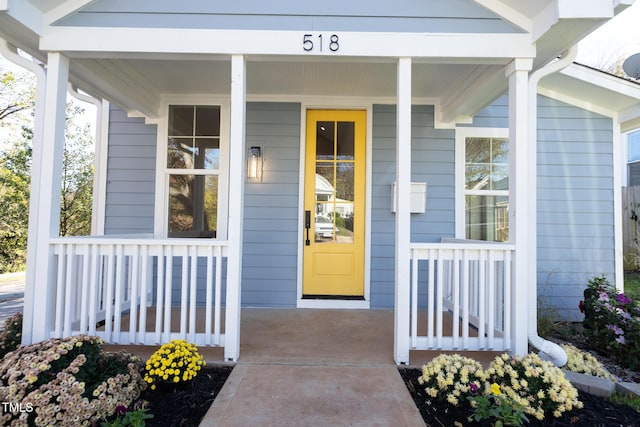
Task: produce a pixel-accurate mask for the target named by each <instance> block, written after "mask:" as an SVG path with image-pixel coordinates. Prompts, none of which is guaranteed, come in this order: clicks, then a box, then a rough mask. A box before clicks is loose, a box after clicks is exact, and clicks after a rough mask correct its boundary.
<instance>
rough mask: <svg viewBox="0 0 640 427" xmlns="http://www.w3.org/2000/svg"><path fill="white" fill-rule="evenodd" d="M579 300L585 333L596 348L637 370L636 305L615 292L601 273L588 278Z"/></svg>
mask: <svg viewBox="0 0 640 427" xmlns="http://www.w3.org/2000/svg"><path fill="white" fill-rule="evenodd" d="M585 296H587V298H586V299H585V301H584V302H583V303H582V307H583V312H584V313H585V335H586V337H587V338H588V339H589V342H590V343H591V344H592V345H593V346H594V348H595V349H596V350H599V351H602V352H606V353H609V354H611V355H612V356H613V357H615V358H616V359H617V360H618V362H619V363H620V364H621V365H623V366H626V367H629V368H631V369H640V306H638V303H637V302H634V301H633V300H632V299H631V298H629V297H627V296H626V295H624V294H619V293H618V291H617V289H616V288H614V287H613V286H611V284H609V282H608V281H607V280H606V278H604V276H599V277H595V278H593V279H591V280H590V281H589V284H588V288H587V290H586V291H585Z"/></svg>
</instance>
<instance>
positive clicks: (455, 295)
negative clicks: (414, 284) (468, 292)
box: [451, 249, 460, 349]
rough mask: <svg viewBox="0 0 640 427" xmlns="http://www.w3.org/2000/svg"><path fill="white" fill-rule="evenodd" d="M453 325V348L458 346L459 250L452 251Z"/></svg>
mask: <svg viewBox="0 0 640 427" xmlns="http://www.w3.org/2000/svg"><path fill="white" fill-rule="evenodd" d="M451 285H452V288H453V289H452V290H453V322H452V323H453V325H452V328H451V335H452V337H453V348H455V349H457V348H459V346H460V251H459V250H458V249H455V250H454V251H453V281H452V283H451Z"/></svg>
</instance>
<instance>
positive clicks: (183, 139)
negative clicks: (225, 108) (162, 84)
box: [166, 105, 220, 237]
mask: <svg viewBox="0 0 640 427" xmlns="http://www.w3.org/2000/svg"><path fill="white" fill-rule="evenodd" d="M219 173H220V107H219V106H205V105H171V106H169V123H168V138H167V172H166V174H167V186H168V188H167V191H168V199H169V206H168V235H169V237H216V229H217V222H218V175H219Z"/></svg>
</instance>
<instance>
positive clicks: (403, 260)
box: [393, 58, 411, 364]
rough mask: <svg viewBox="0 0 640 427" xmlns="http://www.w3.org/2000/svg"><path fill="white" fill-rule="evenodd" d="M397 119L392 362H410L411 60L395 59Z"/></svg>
mask: <svg viewBox="0 0 640 427" xmlns="http://www.w3.org/2000/svg"><path fill="white" fill-rule="evenodd" d="M397 84H398V99H397V105H398V107H397V113H396V114H397V117H396V191H397V199H396V200H397V206H396V277H395V281H396V287H395V288H396V294H395V310H394V316H395V317H394V326H395V333H394V353H393V355H394V360H395V362H396V363H397V364H408V363H409V345H410V342H409V288H410V287H409V285H410V280H411V278H410V275H411V269H410V261H409V258H410V255H411V252H410V243H411V58H400V59H399V60H398V82H397Z"/></svg>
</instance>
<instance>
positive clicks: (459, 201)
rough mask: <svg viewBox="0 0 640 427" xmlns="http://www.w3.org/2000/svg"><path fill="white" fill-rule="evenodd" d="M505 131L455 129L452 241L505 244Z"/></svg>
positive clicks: (507, 202)
mask: <svg viewBox="0 0 640 427" xmlns="http://www.w3.org/2000/svg"><path fill="white" fill-rule="evenodd" d="M508 135H509V130H508V129H506V128H457V129H456V237H458V238H462V239H470V240H486V241H492V242H506V241H508V240H509V139H508Z"/></svg>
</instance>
